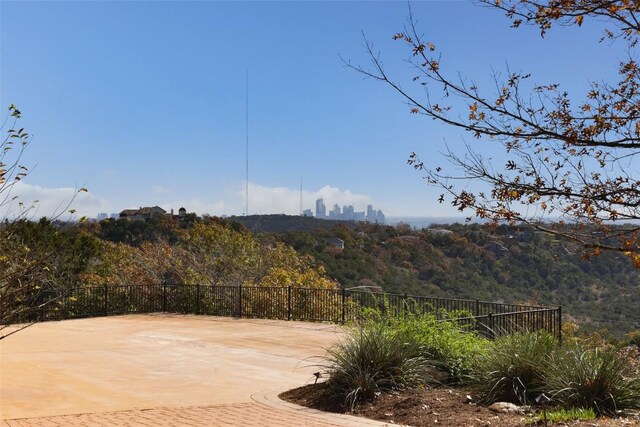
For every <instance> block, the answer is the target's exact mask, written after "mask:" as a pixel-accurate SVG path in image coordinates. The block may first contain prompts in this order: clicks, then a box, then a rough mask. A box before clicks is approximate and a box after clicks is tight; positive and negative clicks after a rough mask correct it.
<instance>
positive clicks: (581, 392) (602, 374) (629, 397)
mask: <svg viewBox="0 0 640 427" xmlns="http://www.w3.org/2000/svg"><path fill="white" fill-rule="evenodd" d="M543 378H544V381H545V387H546V388H547V390H548V392H549V394H550V396H552V397H553V398H554V399H556V400H558V401H559V402H561V403H562V404H563V405H565V406H569V407H581V408H592V409H593V410H595V411H596V412H597V413H598V414H614V413H615V411H616V410H620V409H626V408H637V407H638V406H640V379H639V378H637V376H635V375H634V374H633V372H632V370H631V366H630V365H629V364H628V363H627V362H626V361H625V360H623V359H622V358H621V357H620V356H619V355H618V354H617V353H616V352H615V351H613V350H611V349H606V350H603V349H600V348H585V347H584V345H582V344H573V345H571V346H568V347H566V348H564V349H562V350H559V351H557V352H555V353H554V354H553V355H551V356H550V357H549V360H548V363H546V364H545V369H544V372H543Z"/></svg>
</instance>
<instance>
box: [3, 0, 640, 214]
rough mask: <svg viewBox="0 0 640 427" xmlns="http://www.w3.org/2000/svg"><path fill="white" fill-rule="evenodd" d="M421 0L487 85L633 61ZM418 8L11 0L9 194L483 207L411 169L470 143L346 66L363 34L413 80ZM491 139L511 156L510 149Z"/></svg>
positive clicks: (213, 208) (614, 50)
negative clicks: (13, 123)
mask: <svg viewBox="0 0 640 427" xmlns="http://www.w3.org/2000/svg"><path fill="white" fill-rule="evenodd" d="M411 7H412V11H413V13H414V16H416V17H417V18H418V20H419V26H420V28H421V29H424V31H426V32H427V34H426V37H427V39H428V40H429V41H433V42H434V43H435V44H436V45H437V46H438V50H439V51H440V52H442V64H443V65H446V67H447V69H448V70H451V71H452V72H454V73H455V72H457V71H459V72H460V73H461V75H462V76H463V77H464V78H468V79H469V80H473V81H474V82H476V83H477V84H478V85H479V86H480V87H482V88H484V89H485V90H487V91H488V92H491V90H492V88H493V87H494V86H495V84H494V83H495V82H494V74H498V75H501V76H502V77H504V74H505V73H506V67H505V63H506V64H508V67H511V68H513V69H514V70H522V71H523V72H530V73H532V81H535V82H536V83H551V82H553V83H559V84H560V87H561V88H562V90H566V91H568V92H570V93H571V94H576V93H577V94H584V93H586V91H587V89H588V84H589V81H599V80H601V79H611V78H613V79H614V80H615V75H616V69H615V67H610V64H616V63H617V58H620V57H624V56H625V54H626V52H625V51H624V49H623V48H624V46H623V44H621V45H615V44H614V45H613V46H609V45H608V44H607V45H606V46H605V44H606V43H598V42H597V40H598V39H599V36H600V35H601V33H602V29H603V28H602V25H601V24H599V23H597V22H592V21H589V22H585V24H584V25H583V26H582V27H580V28H577V27H573V28H567V29H563V31H550V32H549V33H548V34H547V35H546V36H545V38H544V39H543V38H540V37H539V32H538V30H537V29H536V28H534V27H526V26H523V28H520V29H518V30H514V29H512V28H510V22H509V20H508V19H505V18H504V17H503V16H502V15H501V14H500V13H497V12H496V11H491V10H487V9H486V8H482V7H477V6H475V5H473V4H471V3H470V2H445V1H434V2H416V3H415V4H412V6H411ZM407 14H408V9H407V4H406V3H405V2H393V1H388V2H387V1H383V2H213V1H203V2H178V1H167V2H160V1H149V2H57V1H51V2H18V1H2V2H0V15H1V16H2V28H1V31H0V50H1V51H2V57H1V58H0V108H2V110H3V111H5V112H6V108H7V107H8V106H9V104H16V105H17V106H18V108H20V110H21V111H22V113H23V119H22V120H21V122H20V126H21V127H24V128H25V129H26V130H27V131H28V132H30V134H32V135H33V138H32V143H31V145H30V146H29V147H28V148H27V150H26V152H25V154H24V157H23V159H22V163H23V164H25V165H26V166H27V167H29V168H30V170H31V174H30V175H29V176H27V177H26V179H25V180H24V181H22V182H20V183H19V184H18V185H16V186H15V188H14V189H13V190H12V195H16V196H20V201H22V202H23V203H25V204H26V205H29V204H30V203H31V202H32V201H33V200H39V208H38V209H37V210H36V211H35V215H36V216H40V215H50V214H51V213H52V211H55V210H56V208H59V207H60V206H65V202H68V201H71V200H72V199H73V198H74V194H75V191H76V189H78V188H82V187H86V188H87V189H88V192H86V193H82V194H79V195H78V197H77V198H75V199H74V200H73V206H72V207H73V208H74V209H76V210H77V212H78V213H77V215H78V216H82V215H86V216H90V217H95V216H96V215H97V214H98V213H99V212H116V211H119V210H120V209H122V208H125V207H137V206H153V205H159V206H162V207H165V208H170V207H175V206H187V207H189V209H190V210H192V211H193V212H196V213H198V214H204V213H208V214H211V215H224V214H226V215H242V214H243V213H244V206H245V185H247V184H248V187H249V206H250V207H249V212H248V213H249V214H267V213H287V214H291V215H295V214H299V212H300V191H299V180H300V177H302V178H303V181H304V188H303V198H304V200H305V203H306V205H309V204H310V203H313V201H314V200H316V199H317V198H324V199H325V200H327V201H331V202H330V203H331V206H333V204H334V203H337V204H339V206H344V205H349V204H353V205H354V206H355V207H357V209H363V207H366V206H367V205H369V204H372V205H375V206H376V207H378V208H379V209H382V210H383V211H384V213H385V215H387V216H408V215H413V216H434V217H437V216H443V217H444V216H468V215H471V213H466V212H465V213H459V212H457V211H456V210H455V209H454V208H452V207H451V206H450V205H449V204H447V203H444V204H440V203H438V197H439V194H440V193H441V192H442V191H440V190H439V189H437V188H433V187H429V186H428V185H426V184H425V181H424V180H423V179H422V175H421V174H420V173H419V172H416V171H414V170H413V169H412V168H411V167H409V166H407V164H406V162H407V158H408V156H409V155H410V153H412V152H417V153H418V154H420V155H421V157H422V158H423V160H425V161H427V162H428V164H429V165H432V166H433V165H439V164H440V163H441V162H444V160H443V156H442V154H441V153H443V152H446V150H447V149H448V148H450V149H453V150H455V151H456V152H458V153H461V152H462V153H463V152H464V147H465V144H468V143H475V141H467V140H465V135H464V134H463V133H462V131H460V130H457V129H452V128H450V127H447V126H445V125H442V124H438V123H436V122H433V121H430V120H425V118H424V117H421V116H420V115H419V114H411V112H410V109H409V108H408V107H407V105H405V104H404V103H403V101H402V99H400V97H399V96H398V95H397V94H396V93H394V92H393V91H392V90H390V88H389V87H386V86H384V85H382V84H380V83H378V82H375V81H373V80H372V79H362V76H361V75H359V74H357V73H356V72H354V71H353V70H350V69H349V68H348V67H345V63H344V62H343V60H344V61H351V62H352V63H353V64H362V65H364V66H367V65H368V64H369V58H368V56H367V53H366V50H365V48H364V47H363V43H364V42H363V38H362V34H363V33H364V34H365V36H366V37H367V40H369V41H371V42H372V43H373V44H374V50H375V51H376V52H378V51H379V52H380V54H381V57H382V59H383V61H384V63H385V65H386V66H387V67H388V71H389V73H391V74H392V75H393V76H394V77H396V78H397V79H398V80H399V81H401V82H404V83H406V84H411V77H412V71H411V70H410V69H408V67H406V64H405V62H404V59H406V57H407V56H408V55H410V52H408V51H407V49H406V46H404V45H403V44H402V43H400V42H394V41H393V37H392V36H393V35H394V34H396V33H397V32H398V31H402V28H403V26H404V25H405V23H406V17H407ZM24 22H29V23H30V25H29V28H28V30H26V29H25V27H24V25H23V23H24ZM274 22H277V23H278V25H273V23H274ZM238 28H243V29H244V30H243V31H238ZM229 34H233V35H234V36H233V37H229ZM132 40H135V43H134V42H132ZM470 40H473V43H470V42H469V41H470ZM522 46H527V48H526V49H522V48H521V47H522ZM569 46H570V47H571V48H570V49H568V48H567V47H569ZM247 70H248V72H249V76H250V77H249V89H250V98H249V123H250V125H249V146H250V156H249V161H250V173H249V179H248V182H247V180H246V177H245V113H246V104H245V101H246V99H245V89H246V88H245V84H246V80H245V77H246V72H247ZM612 76H614V77H612ZM478 144H481V145H479V146H478V147H479V148H478V149H479V150H481V152H482V153H483V155H485V156H487V158H490V159H491V160H492V165H494V167H496V168H500V167H503V164H504V163H503V162H502V160H503V158H504V155H503V153H501V152H500V150H499V149H496V148H495V147H493V145H492V144H490V142H487V141H478ZM629 172H630V173H633V171H629ZM470 185H471V186H474V185H475V184H473V183H472V184H470Z"/></svg>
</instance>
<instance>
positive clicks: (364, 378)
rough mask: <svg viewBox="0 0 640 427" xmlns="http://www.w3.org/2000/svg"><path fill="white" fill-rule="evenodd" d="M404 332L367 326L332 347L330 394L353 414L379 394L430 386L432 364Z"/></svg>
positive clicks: (378, 325)
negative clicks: (419, 354) (406, 388)
mask: <svg viewBox="0 0 640 427" xmlns="http://www.w3.org/2000/svg"><path fill="white" fill-rule="evenodd" d="M413 345H414V343H412V342H411V340H410V339H408V337H407V336H406V335H405V334H403V333H401V331H398V330H393V329H391V328H389V327H388V326H387V325H385V324H384V323H381V322H375V321H373V322H367V323H366V324H365V325H364V326H362V327H360V328H354V329H352V330H351V331H350V333H349V334H348V336H347V338H346V339H345V340H344V341H342V342H340V343H337V344H335V345H334V346H332V347H330V348H329V349H328V350H327V352H328V356H327V364H326V365H324V366H323V367H324V374H325V375H328V377H329V379H328V380H327V382H326V386H327V389H328V390H329V393H330V394H331V395H332V396H333V398H335V399H337V400H338V399H339V400H340V401H342V402H344V405H345V407H347V408H351V410H353V408H354V406H355V405H356V404H357V403H360V402H364V401H367V400H370V399H372V398H374V397H375V395H376V394H377V393H380V392H388V391H391V390H397V389H401V388H405V387H416V386H419V385H424V384H428V383H429V382H431V381H432V380H433V379H432V378H431V375H430V372H432V371H431V369H432V368H431V363H430V362H429V361H428V360H427V359H425V358H423V357H420V356H418V357H415V356H412V355H414V354H416V353H417V349H415V348H413Z"/></svg>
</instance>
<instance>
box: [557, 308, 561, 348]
mask: <svg viewBox="0 0 640 427" xmlns="http://www.w3.org/2000/svg"><path fill="white" fill-rule="evenodd" d="M558 342H559V343H560V344H562V306H561V305H560V306H558Z"/></svg>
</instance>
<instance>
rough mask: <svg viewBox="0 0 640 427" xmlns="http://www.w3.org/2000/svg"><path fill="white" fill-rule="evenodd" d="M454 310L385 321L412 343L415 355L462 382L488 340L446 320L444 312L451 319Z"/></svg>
mask: <svg viewBox="0 0 640 427" xmlns="http://www.w3.org/2000/svg"><path fill="white" fill-rule="evenodd" d="M458 314H459V313H449V314H444V315H443V316H442V317H443V318H444V320H438V319H437V317H436V316H435V315H434V314H429V313H425V314H421V315H415V314H410V315H407V316H397V317H394V318H391V319H389V323H390V327H391V328H392V329H393V330H397V331H399V332H400V333H401V334H403V335H404V336H406V337H408V339H409V340H411V342H413V343H414V345H413V348H415V349H417V350H418V352H419V353H418V354H419V355H421V356H423V357H425V358H428V359H431V360H433V361H435V362H436V363H437V366H438V368H439V369H441V370H443V371H445V372H447V373H448V375H449V381H450V382H453V383H464V382H467V381H468V380H469V379H470V377H471V375H472V374H473V372H474V367H475V365H476V364H477V359H478V357H480V356H481V355H482V354H483V353H484V352H485V351H486V347H487V345H488V343H489V342H488V340H487V339H485V338H482V337H480V336H478V335H476V334H475V333H473V332H468V331H465V330H464V329H461V328H460V327H459V326H458V325H457V324H456V322H454V321H452V320H447V316H448V318H451V319H453V318H455V317H458Z"/></svg>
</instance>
